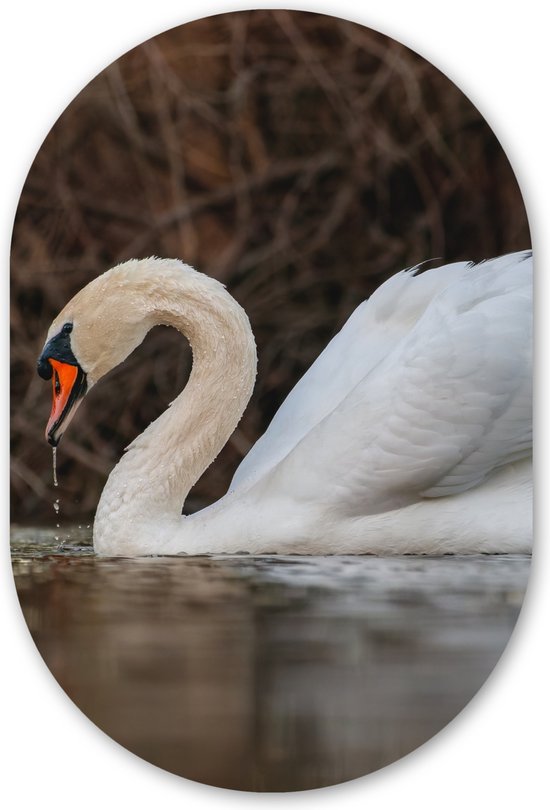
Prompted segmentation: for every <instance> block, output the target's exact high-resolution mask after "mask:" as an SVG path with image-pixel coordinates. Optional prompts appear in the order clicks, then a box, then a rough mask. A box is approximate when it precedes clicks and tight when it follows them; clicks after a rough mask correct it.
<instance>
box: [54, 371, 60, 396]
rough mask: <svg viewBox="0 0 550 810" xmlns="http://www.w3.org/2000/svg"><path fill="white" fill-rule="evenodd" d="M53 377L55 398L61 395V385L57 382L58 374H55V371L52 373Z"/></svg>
mask: <svg viewBox="0 0 550 810" xmlns="http://www.w3.org/2000/svg"><path fill="white" fill-rule="evenodd" d="M54 375H55V378H54V379H55V382H54V387H55V395H56V397H58V396H59V394H60V393H61V383H60V382H59V374H58V373H57V371H54Z"/></svg>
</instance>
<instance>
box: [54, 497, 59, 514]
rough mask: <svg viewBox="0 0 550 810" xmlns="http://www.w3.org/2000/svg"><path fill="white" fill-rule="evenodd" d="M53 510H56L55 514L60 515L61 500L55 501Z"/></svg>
mask: <svg viewBox="0 0 550 810" xmlns="http://www.w3.org/2000/svg"><path fill="white" fill-rule="evenodd" d="M53 508H54V511H55V514H56V515H58V514H59V509H60V507H59V498H56V499H55V501H54V502H53Z"/></svg>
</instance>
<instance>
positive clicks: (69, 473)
mask: <svg viewBox="0 0 550 810" xmlns="http://www.w3.org/2000/svg"><path fill="white" fill-rule="evenodd" d="M529 242H530V240H529V230H528V224H527V219H526V214H525V209H524V207H523V203H522V199H521V195H520V192H519V189H518V186H517V183H516V181H515V178H514V175H513V173H512V170H511V168H510V165H509V163H508V161H507V159H506V156H505V154H504V152H503V151H502V149H501V147H500V145H499V143H498V141H497V140H496V138H495V136H494V135H493V133H492V131H491V130H490V129H489V127H488V126H487V124H486V123H485V122H484V120H483V118H482V117H481V116H480V114H479V113H478V111H477V110H476V109H475V108H474V107H473V106H472V104H471V103H470V102H469V101H468V100H467V99H466V98H465V96H464V95H463V94H462V93H461V92H460V91H459V90H458V89H457V88H456V87H455V86H454V85H453V84H452V83H451V82H450V81H449V80H448V79H447V78H446V77H445V76H444V75H443V74H441V73H440V72H439V71H438V70H436V69H435V68H434V67H433V66H432V65H430V64H429V63H428V62H426V61H424V60H423V59H422V58H420V57H419V56H418V55H417V54H415V53H413V52H411V51H409V50H407V49H406V48H404V47H403V46H401V45H399V44H398V43H396V42H394V41H393V40H390V39H387V38H386V37H384V36H382V35H380V34H377V33H375V32H373V31H371V30H369V29H366V28H362V27H359V26H357V25H353V24H351V23H348V22H344V21H342V20H339V19H336V18H332V17H326V16H322V15H316V14H310V13H301V12H287V11H275V12H272V11H252V12H240V13H235V14H226V15H221V16H217V17H211V18H208V19H204V20H200V21H197V22H195V23H192V24H189V25H186V26H182V27H180V28H175V29H173V30H171V31H168V32H166V33H165V34H162V35H160V36H158V37H155V38H154V39H152V40H150V41H148V42H146V43H144V44H143V45H141V46H140V47H138V48H136V49H134V50H132V51H130V52H129V53H127V54H125V55H124V56H123V57H121V58H120V59H119V60H118V61H117V62H116V63H114V64H113V65H111V66H110V67H108V68H107V69H106V70H104V71H103V72H102V73H101V74H100V75H99V76H97V77H96V78H95V79H94V80H93V81H92V82H90V84H89V85H88V86H87V87H86V88H85V89H84V90H83V91H82V92H81V93H80V94H79V95H78V96H77V98H76V99H75V100H74V101H73V102H72V104H70V105H69V107H68V108H67V110H66V111H65V112H64V113H63V115H62V116H61V117H60V119H59V120H58V121H57V123H56V124H55V126H54V127H53V129H52V131H51V132H50V134H49V135H48V137H47V139H46V141H45V142H44V144H43V146H42V148H41V149H40V152H39V153H38V155H37V157H36V159H35V161H34V163H33V165H32V168H31V171H30V172H29V176H28V178H27V181H26V183H25V186H24V189H23V193H22V196H21V201H20V204H19V208H18V211H17V218H16V224H15V229H14V237H13V250H12V330H13V331H12V403H13V417H12V441H13V452H12V481H13V487H12V494H13V517H14V519H16V520H21V521H23V520H25V521H30V520H38V519H46V520H47V521H48V522H49V521H50V520H53V511H52V500H53V498H54V497H57V493H56V495H55V496H54V494H53V493H54V490H53V488H52V485H51V454H50V452H49V449H48V446H47V445H46V443H45V440H44V438H43V430H44V426H45V423H46V420H47V417H48V413H49V405H50V390H49V386H48V385H46V384H45V383H44V382H43V381H42V380H40V379H39V378H38V376H37V375H36V372H35V365H36V358H37V356H38V354H39V352H40V350H41V348H42V345H43V342H44V338H45V333H46V330H47V328H48V326H49V323H50V321H51V319H52V318H53V317H54V316H55V314H56V313H57V312H58V311H59V309H60V308H61V307H62V306H63V305H64V304H65V302H66V301H67V299H68V298H69V297H70V296H71V295H73V294H74V293H75V292H76V291H77V290H78V289H79V288H80V287H81V286H83V285H84V284H85V283H86V282H88V281H89V280H90V279H91V278H93V277H94V276H96V275H97V274H99V273H101V272H103V271H104V270H106V269H107V268H108V267H110V266H112V265H113V264H115V263H117V262H119V261H123V260H125V259H127V258H131V257H143V256H148V255H152V254H155V255H159V256H168V257H173V256H177V257H179V258H182V259H183V260H184V261H187V262H189V263H190V264H193V265H194V266H195V267H197V268H198V269H200V270H202V271H203V272H205V273H208V274H210V275H213V276H215V277H216V278H219V279H220V280H222V281H223V282H224V283H226V284H227V286H228V288H229V290H230V291H231V293H232V294H233V295H234V296H235V298H237V300H238V301H239V302H240V303H241V304H242V305H243V306H244V307H245V309H246V310H247V312H248V314H249V317H250V320H251V323H252V327H253V330H254V333H255V335H256V339H257V343H258V351H259V358H260V363H259V377H258V382H257V386H256V390H255V393H254V396H253V399H252V401H251V403H250V405H249V407H248V409H247V411H246V413H245V416H244V418H243V420H242V422H241V424H240V426H239V428H238V430H237V432H236V434H235V435H234V437H233V439H232V440H231V441H230V442H229V444H228V445H227V447H226V448H225V450H224V451H223V452H222V454H221V456H220V457H219V458H218V460H217V461H216V463H215V464H214V465H213V466H212V467H211V468H210V469H209V470H208V471H207V472H206V473H205V475H204V476H203V477H202V479H201V480H200V482H199V483H198V485H197V486H196V488H195V489H194V491H193V494H192V497H191V498H190V501H189V506H190V507H191V508H195V507H196V506H199V505H202V504H204V503H206V502H208V501H210V500H213V499H214V498H216V497H218V496H220V495H221V494H223V492H224V491H225V488H226V487H227V484H228V482H229V480H230V478H231V475H232V472H233V470H234V469H235V467H236V465H237V463H238V461H239V460H240V458H241V457H242V455H243V454H244V453H245V452H246V449H247V448H248V447H249V446H250V444H251V443H252V442H253V441H254V440H255V439H256V438H257V437H258V435H260V434H261V433H262V432H263V431H264V430H265V428H266V426H267V425H268V423H269V420H270V418H271V417H272V415H273V413H274V412H275V410H276V408H277V407H278V405H279V404H280V402H281V401H282V400H283V399H284V397H285V395H286V394H287V393H288V391H289V390H290V388H291V387H292V385H293V383H294V382H295V381H296V380H297V379H298V378H299V377H300V376H301V374H302V373H303V372H304V370H305V369H306V368H307V367H308V366H309V365H310V364H311V362H312V361H313V360H314V359H315V357H317V355H318V354H319V353H320V351H321V350H322V348H323V347H324V345H325V344H326V342H327V341H328V339H329V338H330V337H331V336H332V335H333V334H334V332H335V331H336V330H337V329H338V328H339V327H340V326H341V325H342V324H343V323H344V322H345V320H346V318H347V317H348V315H349V314H350V313H351V311H352V310H353V309H354V307H355V306H356V305H357V304H358V303H359V302H360V301H361V300H362V299H364V298H365V297H366V296H368V295H369V294H370V293H371V292H372V290H373V289H374V288H375V287H377V286H378V285H379V284H380V283H381V282H382V281H383V280H384V279H385V278H387V277H388V276H389V275H391V274H392V273H393V272H395V271H396V270H399V269H401V268H402V267H405V266H408V265H412V264H415V263H416V262H419V261H423V260H425V259H427V258H440V259H442V260H454V259H464V258H467V259H474V260H480V259H483V258H487V257H490V256H493V255H497V254H499V253H504V252H507V251H511V250H517V249H522V248H525V247H527V246H528V245H529ZM189 366H190V357H189V351H188V348H187V347H185V344H184V341H182V339H181V337H179V336H178V335H177V334H175V333H173V332H172V330H169V329H165V328H158V329H156V330H154V331H153V333H152V334H151V335H150V337H149V338H148V339H147V340H146V341H145V343H144V344H143V346H142V347H140V349H138V350H137V351H136V352H135V353H134V355H132V357H131V358H130V359H129V360H128V361H127V362H126V364H125V365H124V366H123V367H122V368H120V369H117V370H116V371H114V372H113V373H112V375H110V379H109V380H108V381H105V382H104V383H102V384H100V385H98V386H97V387H96V388H94V390H93V391H92V392H91V393H90V395H89V397H88V398H87V400H86V401H85V402H84V404H83V405H82V407H81V409H80V411H79V414H78V415H77V417H76V418H75V421H74V422H73V424H72V425H71V428H70V429H69V431H68V433H67V435H66V436H65V437H64V438H63V441H62V443H61V445H60V449H59V453H58V460H59V477H60V483H61V490H60V495H61V498H62V508H63V514H64V516H65V517H67V518H70V519H74V520H77V521H81V520H84V519H85V517H86V516H89V515H91V514H92V513H93V510H94V507H95V505H96V503H97V500H98V497H99V493H100V490H101V488H102V486H103V483H104V481H105V478H106V476H107V474H108V472H109V470H110V469H111V467H112V466H113V464H114V463H115V461H116V459H117V458H118V456H119V455H120V453H121V451H122V449H123V447H124V446H125V445H126V444H128V442H129V441H130V440H131V439H132V438H133V437H134V436H135V435H136V434H137V433H139V432H140V431H141V430H142V429H143V427H144V426H145V425H146V424H148V423H149V422H150V421H151V420H152V419H154V418H155V417H156V416H157V415H158V414H159V413H160V412H161V411H162V410H163V409H164V408H165V407H166V405H167V404H168V402H170V401H171V400H172V399H173V398H174V397H175V396H176V394H177V393H178V391H179V390H180V389H181V388H182V386H183V385H184V383H185V380H186V378H187V375H188V373H189Z"/></svg>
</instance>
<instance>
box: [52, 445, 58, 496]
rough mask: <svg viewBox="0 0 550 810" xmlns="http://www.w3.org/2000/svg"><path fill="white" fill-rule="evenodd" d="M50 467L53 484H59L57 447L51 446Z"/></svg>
mask: <svg viewBox="0 0 550 810" xmlns="http://www.w3.org/2000/svg"><path fill="white" fill-rule="evenodd" d="M52 467H53V485H54V487H57V486H59V484H58V483H57V447H52Z"/></svg>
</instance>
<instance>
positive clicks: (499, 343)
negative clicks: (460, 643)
mask: <svg viewBox="0 0 550 810" xmlns="http://www.w3.org/2000/svg"><path fill="white" fill-rule="evenodd" d="M158 324H164V325H168V326H171V327H174V328H175V329H177V330H179V331H180V332H182V333H183V334H184V335H185V337H186V338H187V339H188V341H189V343H190V346H191V349H192V355H193V362H192V368H191V373H190V376H189V379H188V381H187V384H186V385H185V387H184V389H183V391H182V392H181V393H180V394H179V396H177V397H176V399H175V400H174V401H173V402H172V403H171V405H170V406H169V407H168V408H167V409H166V410H165V411H164V413H162V414H161V415H160V416H159V418H158V419H156V420H155V421H154V422H152V423H151V424H150V425H149V426H148V427H147V428H146V429H145V430H144V431H143V432H142V433H141V435H139V436H138V437H137V438H135V439H134V440H133V441H132V443H131V444H130V445H129V447H128V448H127V449H126V451H125V452H124V454H123V455H122V458H121V459H120V461H119V462H118V464H117V465H116V466H115V467H114V469H113V470H112V472H111V474H110V476H109V478H108V480H107V483H106V485H105V487H104V490H103V492H102V495H101V497H100V500H99V504H98V507H97V511H96V515H95V520H94V527H93V544H94V551H95V553H96V554H97V555H100V556H113V557H116V556H139V555H172V554H174V555H175V554H224V553H225V554H241V553H249V554H307V555H332V554H344V555H348V554H349V555H355V554H376V555H410V554H412V555H443V554H483V553H484V554H529V553H530V552H531V547H532V528H531V501H532V460H531V459H532V428H531V425H532V416H531V408H532V406H531V380H532V373H531V366H532V337H531V333H532V253H531V251H522V252H517V253H511V254H507V255H504V256H499V257H497V258H492V259H487V260H484V261H481V262H478V263H473V262H471V261H459V262H452V263H450V264H444V265H442V266H439V267H430V268H429V269H425V268H424V267H423V266H421V265H415V266H414V267H411V268H408V269H405V270H402V271H400V272H398V273H396V274H395V275H393V276H391V277H390V278H389V279H388V280H386V281H385V282H384V283H383V284H382V285H381V286H379V287H378V288H377V289H376V290H375V291H374V293H373V294H372V295H371V296H370V297H369V298H368V299H367V300H365V301H363V302H362V303H361V304H360V305H359V306H358V307H357V309H356V310H355V311H354V312H353V313H352V314H351V316H350V317H349V319H348V321H347V322H346V323H345V324H344V326H343V328H342V329H341V330H340V331H339V332H338V333H337V334H336V335H335V336H334V337H333V339H332V340H331V341H330V343H329V344H328V346H327V347H326V348H325V350H324V351H323V352H322V353H321V354H320V355H319V357H318V358H317V360H316V361H315V362H314V363H313V365H312V366H311V367H310V368H309V370H308V371H307V372H306V373H305V374H304V376H303V377H302V378H301V379H300V380H299V382H298V383H297V384H296V385H295V387H294V388H293V389H292V391H291V392H290V393H289V395H288V396H287V398H286V400H285V401H284V402H283V404H282V405H281V407H280V409H279V410H278V412H277V413H276V415H275V416H274V418H273V420H272V422H271V424H270V425H269V427H268V429H267V431H266V432H265V434H264V435H263V436H262V437H261V438H260V439H259V440H258V441H257V442H256V444H254V445H253V447H252V448H251V450H250V451H249V453H248V454H247V455H246V456H245V457H244V459H243V460H242V462H241V464H240V465H239V467H238V468H237V470H236V472H235V474H234V477H233V479H232V481H231V484H230V486H229V489H228V492H227V493H226V494H225V495H224V496H223V497H222V498H220V499H219V500H218V501H216V502H215V503H213V504H211V505H210V506H207V507H206V508H204V509H202V510H200V511H198V512H196V513H194V514H189V515H185V514H182V507H183V505H184V502H185V499H186V497H187V494H188V492H189V490H190V489H191V487H192V486H193V484H194V483H195V482H196V481H197V479H198V478H199V477H200V475H201V474H202V473H203V472H204V470H205V469H206V468H207V467H208V466H209V465H210V464H211V463H212V461H213V460H214V459H215V458H216V456H217V455H218V453H219V452H220V451H221V449H222V447H223V446H224V445H225V443H226V442H227V440H228V439H229V437H230V436H231V434H232V433H233V431H234V430H235V428H236V426H237V424H238V422H239V420H240V419H241V416H242V414H243V412H244V410H245V408H246V406H247V404H248V401H249V399H250V396H251V394H252V391H253V388H254V384H255V378H256V367H257V357H256V345H255V340H254V336H253V333H252V329H251V326H250V322H249V319H248V317H247V315H246V313H245V311H244V309H243V308H242V307H241V306H240V305H239V304H238V303H237V301H236V300H235V298H233V296H232V295H230V293H229V292H228V291H227V290H226V288H225V286H224V285H223V284H221V283H220V282H219V281H217V280H216V279H214V278H212V277H210V276H208V275H205V274H203V273H201V272H199V271H197V270H195V269H193V268H192V267H190V266H189V265H187V264H185V263H183V262H182V261H181V260H179V259H164V258H157V257H150V258H146V259H130V260H127V261H124V262H123V263H121V264H118V265H117V266H115V267H113V268H111V269H110V270H108V271H107V272H105V273H103V274H102V275H99V276H97V277H96V278H94V279H93V280H92V281H90V282H89V283H88V284H87V285H86V286H85V287H83V288H82V289H81V290H80V291H79V292H78V293H77V294H76V295H75V296H74V297H73V298H72V299H71V300H70V301H69V303H67V304H66V306H65V307H64V308H63V309H62V310H61V312H60V313H59V315H58V316H57V317H56V318H55V319H54V321H53V323H52V324H51V327H50V329H49V331H48V334H47V338H46V342H45V345H44V348H43V351H42V353H41V355H40V357H39V360H38V373H39V374H40V376H41V377H43V378H44V379H48V380H51V381H52V388H53V401H52V410H51V414H50V418H49V420H48V423H47V427H46V437H47V440H48V441H49V443H50V444H51V445H52V446H54V447H56V446H57V444H58V442H59V441H60V439H61V436H62V435H63V432H64V431H65V429H66V428H67V425H68V424H69V422H70V420H71V419H72V417H73V416H74V413H75V411H76V409H77V408H78V406H79V404H80V403H81V402H82V399H83V397H84V395H85V393H86V392H87V391H89V390H90V388H91V387H92V386H93V385H95V384H96V383H97V382H99V380H100V379H101V378H102V377H103V376H104V375H105V374H106V373H107V372H108V371H110V370H111V369H112V368H114V367H115V366H117V365H118V364H119V363H121V362H122V361H123V360H124V359H125V358H126V357H127V356H128V355H129V354H130V353H131V352H132V351H133V350H134V349H135V348H136V347H137V346H138V345H139V344H140V343H141V342H142V340H143V339H144V337H145V335H146V334H147V332H148V331H149V330H150V329H151V328H152V327H153V326H155V325H158Z"/></svg>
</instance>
